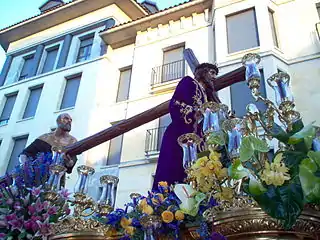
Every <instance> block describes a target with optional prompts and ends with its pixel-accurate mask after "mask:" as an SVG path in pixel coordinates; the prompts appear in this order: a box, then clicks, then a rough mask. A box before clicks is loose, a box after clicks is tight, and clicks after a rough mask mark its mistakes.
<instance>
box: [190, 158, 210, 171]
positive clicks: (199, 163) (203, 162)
mask: <svg viewBox="0 0 320 240" xmlns="http://www.w3.org/2000/svg"><path fill="white" fill-rule="evenodd" d="M208 160H209V159H208V157H207V156H204V157H202V158H199V159H198V160H197V161H196V163H195V164H193V165H192V168H193V169H197V168H200V167H204V166H206V163H207V162H208Z"/></svg>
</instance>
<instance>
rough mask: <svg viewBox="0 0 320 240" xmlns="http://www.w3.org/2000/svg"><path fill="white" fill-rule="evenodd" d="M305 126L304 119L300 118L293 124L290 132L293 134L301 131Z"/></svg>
mask: <svg viewBox="0 0 320 240" xmlns="http://www.w3.org/2000/svg"><path fill="white" fill-rule="evenodd" d="M303 128H304V125H303V122H302V119H299V120H298V121H296V122H294V123H293V124H292V130H291V131H290V132H289V134H290V135H293V134H295V133H297V132H299V131H301V130H302V129H303Z"/></svg>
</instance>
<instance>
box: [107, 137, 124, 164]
mask: <svg viewBox="0 0 320 240" xmlns="http://www.w3.org/2000/svg"><path fill="white" fill-rule="evenodd" d="M122 142H123V135H120V136H118V137H116V138H113V139H111V140H110V145H109V153H108V161H107V165H116V164H120V161H121V152H122Z"/></svg>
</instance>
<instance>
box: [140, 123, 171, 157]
mask: <svg viewBox="0 0 320 240" xmlns="http://www.w3.org/2000/svg"><path fill="white" fill-rule="evenodd" d="M166 129H167V127H160V128H153V129H149V130H147V134H146V146H145V153H146V155H149V154H150V153H157V152H159V151H160V147H161V142H162V138H163V134H164V132H165V130H166Z"/></svg>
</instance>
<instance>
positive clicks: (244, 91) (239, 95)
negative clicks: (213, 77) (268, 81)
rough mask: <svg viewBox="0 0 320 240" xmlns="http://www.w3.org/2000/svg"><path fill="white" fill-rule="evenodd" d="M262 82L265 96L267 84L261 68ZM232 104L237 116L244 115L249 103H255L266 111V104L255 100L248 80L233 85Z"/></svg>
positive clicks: (261, 90)
mask: <svg viewBox="0 0 320 240" xmlns="http://www.w3.org/2000/svg"><path fill="white" fill-rule="evenodd" d="M260 73H261V82H260V89H259V90H260V93H261V95H262V96H263V97H266V86H265V80H264V76H263V70H260ZM230 89H231V105H232V110H233V111H235V113H236V115H237V117H243V116H244V115H245V114H246V106H247V105H248V104H249V103H254V104H255V105H256V106H257V108H258V109H259V110H260V111H265V110H266V106H265V104H263V103H262V102H260V101H259V102H255V100H254V98H253V97H252V95H251V90H250V89H249V88H248V85H247V83H246V82H238V83H236V84H233V85H231V87H230Z"/></svg>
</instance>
